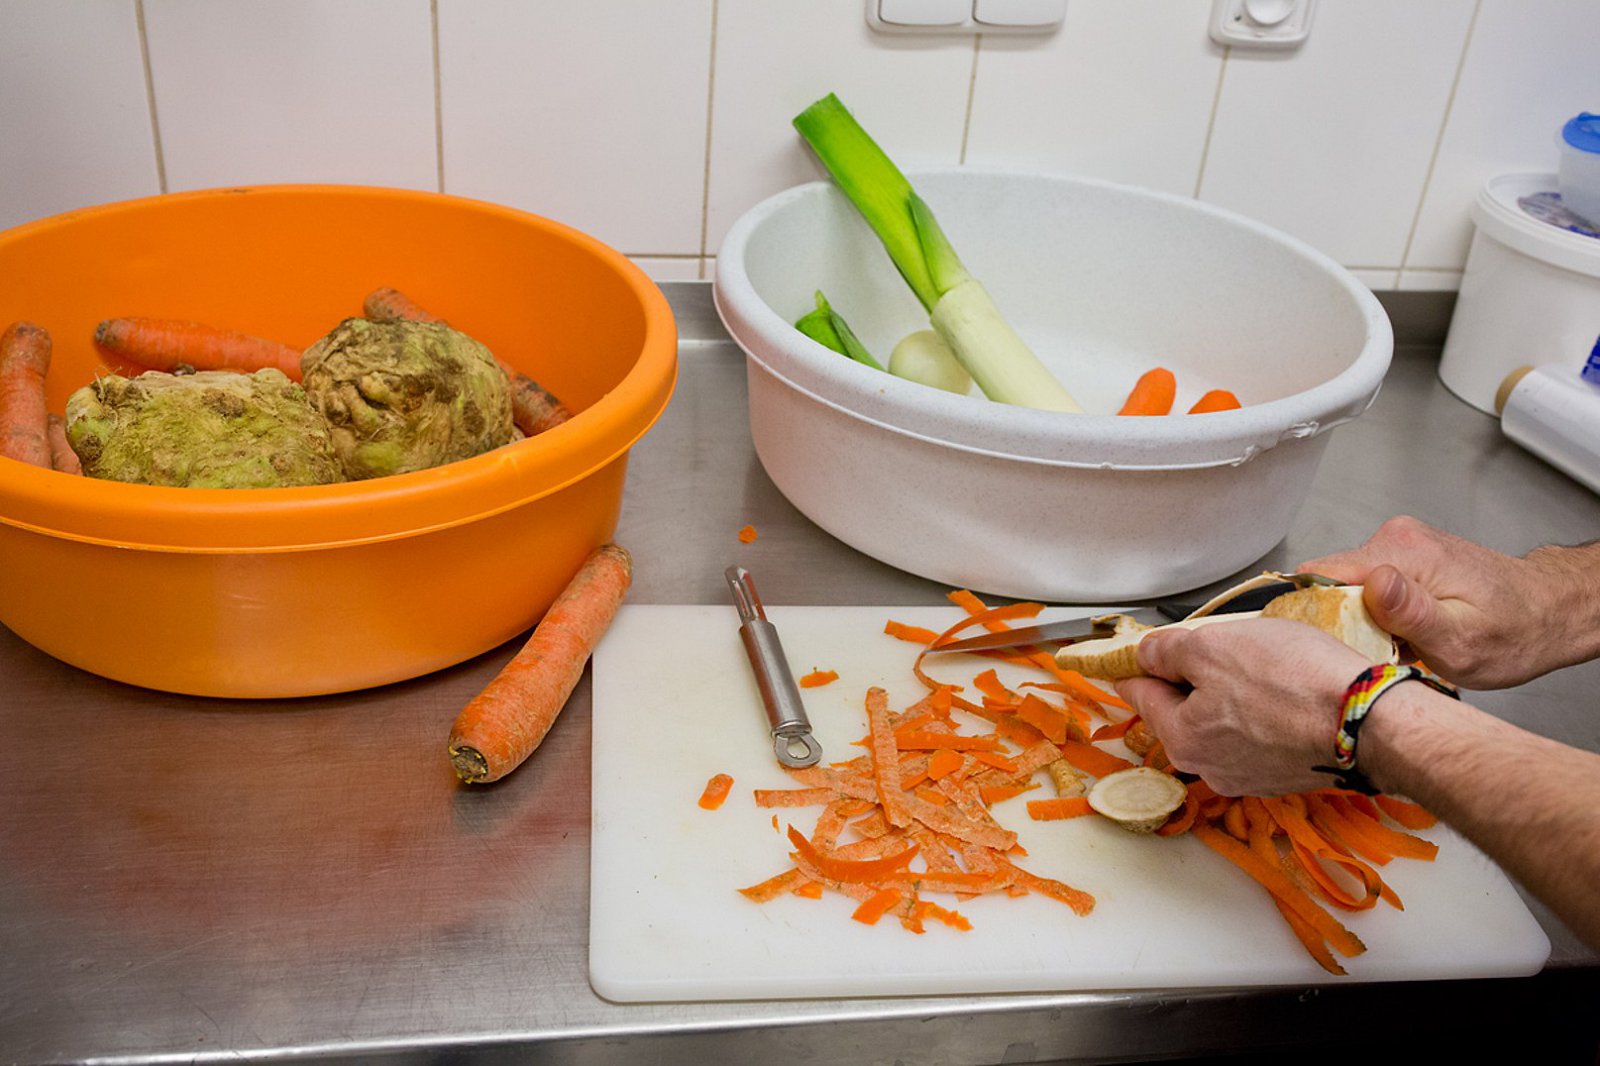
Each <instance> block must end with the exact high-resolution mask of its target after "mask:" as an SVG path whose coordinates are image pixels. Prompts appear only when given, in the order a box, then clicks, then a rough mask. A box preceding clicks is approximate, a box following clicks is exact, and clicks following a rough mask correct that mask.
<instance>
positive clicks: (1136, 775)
mask: <svg viewBox="0 0 1600 1066" xmlns="http://www.w3.org/2000/svg"><path fill="white" fill-rule="evenodd" d="M1185 795H1186V790H1185V789H1184V787H1183V782H1182V781H1179V780H1178V779H1177V778H1175V777H1173V776H1172V775H1171V774H1167V773H1162V772H1161V771H1160V770H1152V769H1151V768H1150V767H1148V766H1135V767H1134V768H1133V769H1131V770H1118V771H1117V772H1116V773H1114V774H1107V775H1106V776H1105V777H1102V778H1101V779H1100V780H1098V781H1096V782H1095V783H1094V787H1093V788H1091V789H1090V790H1089V806H1090V807H1092V808H1094V810H1095V812H1096V813H1098V814H1102V815H1104V816H1105V817H1107V818H1109V819H1111V820H1112V821H1113V822H1116V823H1117V824H1118V825H1120V826H1121V827H1122V828H1124V829H1126V830H1128V831H1129V832H1130V833H1153V832H1155V831H1156V830H1157V829H1159V828H1160V827H1161V824H1162V823H1163V822H1165V821H1166V820H1167V818H1168V817H1169V816H1170V815H1171V814H1172V812H1173V811H1175V810H1177V809H1178V808H1179V807H1182V806H1183V800H1184V796H1185Z"/></svg>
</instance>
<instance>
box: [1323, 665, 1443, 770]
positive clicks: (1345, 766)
mask: <svg viewBox="0 0 1600 1066" xmlns="http://www.w3.org/2000/svg"><path fill="white" fill-rule="evenodd" d="M1407 681H1421V682H1422V683H1423V684H1424V685H1427V686H1428V687H1429V688H1432V689H1435V690H1436V691H1439V692H1442V693H1444V694H1445V695H1446V696H1449V697H1450V698H1451V699H1460V698H1461V697H1460V695H1459V694H1458V693H1457V692H1456V690H1455V689H1453V688H1451V687H1450V686H1449V685H1446V684H1445V683H1444V682H1442V681H1439V680H1437V679H1435V678H1433V677H1430V676H1429V675H1428V674H1427V673H1426V672H1424V671H1423V670H1420V669H1418V668H1417V667H1415V666H1396V665H1395V664H1393V663H1383V664H1381V665H1378V666H1371V667H1368V668H1367V669H1365V670H1363V671H1361V673H1360V674H1359V675H1357V677H1356V679H1355V680H1354V681H1352V682H1351V683H1350V687H1349V688H1347V689H1345V690H1344V703H1343V704H1342V705H1341V706H1340V708H1339V729H1338V731H1337V732H1335V733H1334V735H1333V765H1332V766H1313V767H1312V769H1313V770H1315V771H1317V772H1318V773H1324V774H1334V775H1335V780H1334V783H1335V784H1336V785H1338V787H1340V788H1346V789H1350V790H1351V791H1353V792H1364V793H1366V794H1367V795H1369V796H1370V795H1374V794H1376V793H1377V792H1378V789H1377V788H1375V787H1373V784H1372V781H1371V780H1370V779H1369V778H1368V777H1367V775H1366V774H1364V773H1362V772H1361V771H1360V770H1357V769H1356V738H1357V737H1358V736H1359V735H1360V733H1361V723H1362V722H1364V721H1366V718H1367V714H1368V712H1370V711H1371V710H1372V705H1373V704H1375V703H1377V702H1378V700H1379V699H1380V698H1381V697H1382V696H1383V694H1384V693H1386V692H1388V691H1389V690H1390V689H1392V688H1394V687H1395V686H1396V685H1400V684H1404V683H1405V682H1407Z"/></svg>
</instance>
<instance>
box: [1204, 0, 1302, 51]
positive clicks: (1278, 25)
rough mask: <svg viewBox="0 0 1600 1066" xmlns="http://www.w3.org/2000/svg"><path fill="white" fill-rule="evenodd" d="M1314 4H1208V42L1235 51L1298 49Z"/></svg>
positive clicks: (1217, 0)
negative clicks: (1209, 7) (1209, 9)
mask: <svg viewBox="0 0 1600 1066" xmlns="http://www.w3.org/2000/svg"><path fill="white" fill-rule="evenodd" d="M1316 4H1317V0H1212V4H1211V39H1212V40H1213V41H1216V42H1217V43H1218V44H1225V45H1230V46H1232V47H1235V48H1241V47H1242V48H1298V47H1299V46H1300V44H1301V43H1302V42H1303V41H1304V40H1305V39H1306V36H1307V35H1308V34H1310V32H1311V16H1312V14H1313V13H1314V12H1315V10H1316Z"/></svg>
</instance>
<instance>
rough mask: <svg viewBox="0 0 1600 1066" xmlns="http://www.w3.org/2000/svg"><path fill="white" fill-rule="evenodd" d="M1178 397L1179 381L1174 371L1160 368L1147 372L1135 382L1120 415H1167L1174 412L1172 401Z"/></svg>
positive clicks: (1119, 412)
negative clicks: (1173, 373)
mask: <svg viewBox="0 0 1600 1066" xmlns="http://www.w3.org/2000/svg"><path fill="white" fill-rule="evenodd" d="M1177 395H1178V381H1177V378H1175V377H1173V375H1172V371H1170V370H1168V369H1167V368H1166V367H1163V366H1158V367H1156V368H1155V369H1153V370H1146V371H1145V372H1144V373H1143V374H1141V375H1139V380H1138V381H1136V382H1134V385H1133V391H1132V392H1130V393H1128V398H1127V400H1125V401H1123V404H1122V408H1121V410H1119V411H1118V412H1117V414H1119V415H1165V414H1170V413H1171V412H1172V401H1173V399H1174V398H1176V397H1177Z"/></svg>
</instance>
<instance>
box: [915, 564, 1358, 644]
mask: <svg viewBox="0 0 1600 1066" xmlns="http://www.w3.org/2000/svg"><path fill="white" fill-rule="evenodd" d="M1323 583H1328V579H1326V578H1319V577H1317V575H1294V577H1293V579H1292V580H1286V581H1275V582H1272V583H1270V584H1267V585H1263V586H1261V587H1259V588H1252V589H1250V590H1249V591H1246V592H1242V593H1240V594H1239V595H1238V596H1235V597H1234V598H1233V599H1231V600H1229V601H1227V602H1226V603H1223V604H1220V605H1218V606H1216V607H1215V608H1213V609H1212V610H1210V611H1208V612H1207V613H1208V614H1239V613H1242V612H1245V611H1259V610H1260V609H1261V608H1263V607H1265V606H1266V605H1267V604H1268V603H1270V602H1271V601H1272V600H1275V599H1277V598H1278V597H1279V596H1282V595H1283V594H1284V593H1286V592H1293V591H1294V590H1295V589H1298V588H1304V587H1305V586H1306V585H1308V584H1323ZM1208 602H1209V601H1208ZM1202 606H1204V605H1203V604H1181V603H1158V604H1155V605H1154V606H1151V607H1135V608H1133V609H1132V610H1129V611H1120V612H1117V613H1119V614H1121V615H1124V616H1125V617H1128V618H1132V619H1133V620H1134V621H1135V622H1140V623H1143V624H1145V625H1152V626H1158V625H1165V624H1166V623H1168V622H1176V621H1180V620H1181V619H1184V618H1188V617H1189V616H1190V615H1191V614H1193V613H1194V612H1195V611H1197V610H1199V609H1200V608H1201V607H1202ZM1113 630H1114V626H1113V625H1111V624H1109V623H1108V624H1096V622H1095V620H1094V619H1093V618H1074V619H1071V620H1070V621H1066V622H1046V623H1044V624H1043V625H1037V626H1025V627H1023V628H1021V629H1007V630H1004V631H1002V632H999V633H985V634H983V635H981V636H976V637H967V638H966V639H964V640H953V641H951V642H950V643H948V644H940V645H939V646H938V647H935V648H929V649H928V650H929V651H930V652H943V651H956V652H973V651H1006V650H1009V649H1013V648H1023V647H1028V646H1030V645H1040V644H1054V645H1067V644H1079V643H1082V642H1083V641H1086V640H1099V639H1101V638H1103V637H1109V636H1111V635H1112V632H1113Z"/></svg>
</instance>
